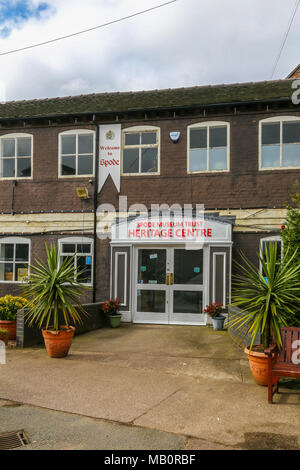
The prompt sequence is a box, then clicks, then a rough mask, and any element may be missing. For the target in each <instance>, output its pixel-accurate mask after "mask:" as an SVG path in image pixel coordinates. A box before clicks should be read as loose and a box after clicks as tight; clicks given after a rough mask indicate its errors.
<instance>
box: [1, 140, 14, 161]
mask: <svg viewBox="0 0 300 470" xmlns="http://www.w3.org/2000/svg"><path fill="white" fill-rule="evenodd" d="M14 156H15V139H3V140H2V157H14Z"/></svg>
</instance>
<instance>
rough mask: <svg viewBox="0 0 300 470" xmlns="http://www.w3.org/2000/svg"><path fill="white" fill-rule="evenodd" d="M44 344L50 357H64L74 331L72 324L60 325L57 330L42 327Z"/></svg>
mask: <svg viewBox="0 0 300 470" xmlns="http://www.w3.org/2000/svg"><path fill="white" fill-rule="evenodd" d="M42 333H43V337H44V341H45V346H46V349H47V352H48V354H49V356H50V357H55V358H60V357H66V356H67V354H68V352H69V349H70V347H71V344H72V339H73V336H74V333H75V328H74V326H69V328H68V327H66V326H60V327H59V330H58V331H55V330H53V331H51V330H44V329H42Z"/></svg>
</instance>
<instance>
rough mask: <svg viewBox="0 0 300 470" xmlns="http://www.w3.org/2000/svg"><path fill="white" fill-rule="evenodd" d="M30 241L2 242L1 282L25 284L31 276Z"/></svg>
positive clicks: (0, 254) (0, 247) (9, 239)
mask: <svg viewBox="0 0 300 470" xmlns="http://www.w3.org/2000/svg"><path fill="white" fill-rule="evenodd" d="M29 250H30V241H29V240H27V239H21V238H20V239H17V238H5V239H2V240H0V282H23V281H24V280H25V279H26V278H27V277H28V274H29Z"/></svg>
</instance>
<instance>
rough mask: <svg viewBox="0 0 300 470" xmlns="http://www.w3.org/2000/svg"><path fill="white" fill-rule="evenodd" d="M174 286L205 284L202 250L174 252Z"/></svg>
mask: <svg viewBox="0 0 300 470" xmlns="http://www.w3.org/2000/svg"><path fill="white" fill-rule="evenodd" d="M174 284H203V251H202V250H174Z"/></svg>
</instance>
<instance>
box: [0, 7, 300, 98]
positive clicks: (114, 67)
mask: <svg viewBox="0 0 300 470" xmlns="http://www.w3.org/2000/svg"><path fill="white" fill-rule="evenodd" d="M165 1H166V0H84V1H83V0H51V1H50V0H49V1H48V0H42V1H41V0H0V54H1V53H3V52H6V51H10V50H12V49H17V48H21V47H26V46H29V45H31V44H35V43H39V42H43V41H48V40H51V39H54V38H56V37H59V36H64V35H67V34H72V33H74V32H76V31H80V30H83V29H87V28H91V27H94V26H96V25H99V24H102V23H106V22H109V21H112V20H116V19H118V18H121V17H122V16H127V15H130V14H132V13H136V12H137V11H140V10H144V9H147V8H150V7H153V6H156V5H159V4H160V3H164V2H165ZM294 6H295V0H263V1H261V0H242V1H241V0H178V1H177V2H176V3H173V4H170V5H168V6H165V7H163V8H160V9H157V10H154V11H152V12H149V13H146V14H143V15H141V16H138V17H135V18H132V19H128V20H126V21H124V22H121V23H117V24H114V25H110V26H107V27H105V28H102V29H98V30H96V31H92V32H89V33H86V34H83V35H79V36H76V37H72V38H68V39H65V40H63V41H59V42H56V43H53V44H49V45H46V46H42V47H37V48H34V49H30V50H26V51H22V52H17V53H15V54H9V55H4V56H1V55H0V101H6V100H23V99H33V98H51V97H55V96H67V95H78V94H86V93H101V92H110V91H136V90H149V89H157V88H159V89H160V88H176V87H188V86H195V85H214V84H220V83H238V82H249V81H260V80H269V79H270V78H271V74H272V69H273V66H274V63H275V60H276V57H277V55H278V52H279V49H280V45H281V43H282V39H283V36H284V33H285V32H286V29H287V25H288V22H289V19H290V17H291V13H292V10H293V7H294ZM299 63H300V8H299V10H298V12H297V15H296V17H295V20H294V23H293V26H292V28H291V31H290V34H289V36H288V40H287V42H286V45H285V48H284V50H283V53H282V56H281V59H280V61H279V64H278V67H277V69H276V72H275V75H274V79H277V78H278V79H279V78H285V77H286V76H287V75H288V74H289V73H290V72H291V70H293V69H294V68H295V67H296V65H298V64H299Z"/></svg>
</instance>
